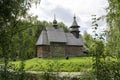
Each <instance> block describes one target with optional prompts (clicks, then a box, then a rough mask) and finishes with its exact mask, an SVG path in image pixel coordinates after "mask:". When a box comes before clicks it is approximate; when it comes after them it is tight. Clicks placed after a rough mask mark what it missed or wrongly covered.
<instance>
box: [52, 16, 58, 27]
mask: <svg viewBox="0 0 120 80" xmlns="http://www.w3.org/2000/svg"><path fill="white" fill-rule="evenodd" d="M57 26H58V25H57V20H56V16H55V15H54V20H53V27H54V28H55V29H57Z"/></svg>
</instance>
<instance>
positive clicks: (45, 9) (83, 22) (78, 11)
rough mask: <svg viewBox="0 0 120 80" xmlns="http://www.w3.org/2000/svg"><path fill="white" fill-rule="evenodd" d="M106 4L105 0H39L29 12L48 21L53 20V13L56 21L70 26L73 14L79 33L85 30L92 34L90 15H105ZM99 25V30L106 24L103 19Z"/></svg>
mask: <svg viewBox="0 0 120 80" xmlns="http://www.w3.org/2000/svg"><path fill="white" fill-rule="evenodd" d="M107 6H108V2H107V0H41V3H40V6H38V7H37V8H36V6H34V5H33V7H32V8H31V10H30V13H31V14H33V15H37V16H38V19H39V20H45V21H49V22H52V21H53V19H54V14H55V15H56V19H57V21H58V22H63V23H64V24H65V25H67V26H68V27H69V26H71V24H72V22H73V16H74V14H75V15H76V17H77V23H78V24H79V26H80V31H81V33H83V32H84V31H85V30H86V31H87V32H88V33H90V34H92V28H91V22H92V20H91V18H92V17H91V15H97V16H102V15H105V14H106V11H105V8H106V7H107ZM99 25H100V28H99V31H101V30H103V28H105V26H106V24H105V21H100V22H99Z"/></svg>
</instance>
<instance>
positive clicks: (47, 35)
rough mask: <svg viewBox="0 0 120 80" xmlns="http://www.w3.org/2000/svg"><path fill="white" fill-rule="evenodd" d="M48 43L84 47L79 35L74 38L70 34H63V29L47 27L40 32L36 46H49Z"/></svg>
mask: <svg viewBox="0 0 120 80" xmlns="http://www.w3.org/2000/svg"><path fill="white" fill-rule="evenodd" d="M50 42H58V43H66V45H71V46H72V45H73V46H83V45H84V44H83V40H82V37H81V35H80V37H79V38H76V37H75V36H74V35H73V34H72V33H65V32H64V30H63V28H57V29H55V28H54V27H47V28H46V30H43V31H42V32H41V34H40V36H39V38H38V41H37V43H36V45H50Z"/></svg>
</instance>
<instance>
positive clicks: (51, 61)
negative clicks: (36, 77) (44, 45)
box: [9, 57, 92, 72]
mask: <svg viewBox="0 0 120 80" xmlns="http://www.w3.org/2000/svg"><path fill="white" fill-rule="evenodd" d="M20 64H21V61H15V62H10V64H9V66H11V68H16V69H19V68H20ZM24 64H25V70H27V71H62V72H64V71H65V72H78V71H88V70H92V57H70V58H69V60H66V59H65V58H33V59H29V60H25V62H24Z"/></svg>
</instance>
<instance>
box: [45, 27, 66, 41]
mask: <svg viewBox="0 0 120 80" xmlns="http://www.w3.org/2000/svg"><path fill="white" fill-rule="evenodd" d="M46 30H47V36H48V40H49V41H50V42H61V43H66V42H67V40H66V36H65V32H64V30H63V28H57V29H55V28H54V27H48V28H46Z"/></svg>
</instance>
